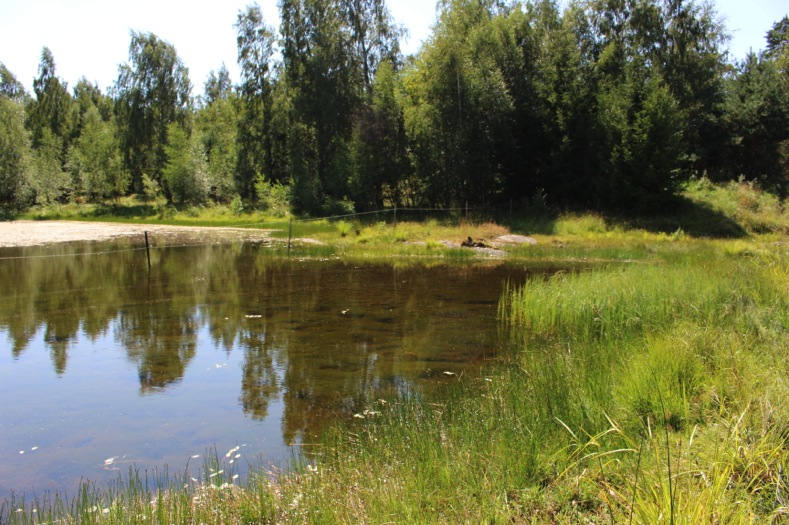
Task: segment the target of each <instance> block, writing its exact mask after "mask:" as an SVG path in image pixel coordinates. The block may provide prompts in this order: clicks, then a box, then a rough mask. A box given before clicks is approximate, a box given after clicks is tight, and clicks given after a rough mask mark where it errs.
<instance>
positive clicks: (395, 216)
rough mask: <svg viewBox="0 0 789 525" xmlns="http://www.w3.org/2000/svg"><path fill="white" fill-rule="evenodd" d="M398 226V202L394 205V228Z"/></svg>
mask: <svg viewBox="0 0 789 525" xmlns="http://www.w3.org/2000/svg"><path fill="white" fill-rule="evenodd" d="M395 228H397V203H396V202H395V205H394V219H393V220H392V229H395Z"/></svg>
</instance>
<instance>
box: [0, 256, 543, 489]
mask: <svg viewBox="0 0 789 525" xmlns="http://www.w3.org/2000/svg"><path fill="white" fill-rule="evenodd" d="M120 247H121V248H124V247H128V246H126V245H120ZM128 248H129V250H128V251H121V252H118V253H109V254H95V255H85V253H86V252H92V251H93V252H95V251H102V250H106V249H107V247H106V246H99V245H95V244H86V243H85V244H83V243H76V244H67V245H60V246H57V247H50V248H32V249H26V250H2V251H0V257H9V256H27V257H30V256H42V257H35V258H24V259H0V341H2V340H4V339H5V340H7V341H8V342H9V351H2V352H0V396H2V398H3V399H4V400H10V401H11V402H8V403H4V404H3V407H2V408H0V497H1V496H3V495H7V493H8V492H9V491H10V490H29V488H30V487H32V486H36V487H39V488H41V487H42V484H43V486H44V488H52V486H53V485H54V486H55V487H56V488H57V487H68V486H70V483H72V482H74V480H79V478H80V477H82V476H87V477H90V478H91V479H96V478H101V477H102V476H103V475H104V474H105V473H104V472H102V471H101V470H100V469H99V466H100V465H101V464H102V462H103V460H104V459H105V458H107V457H110V456H113V457H114V456H117V457H121V453H123V455H124V456H125V457H129V458H130V460H129V461H131V460H134V461H135V462H138V463H143V464H148V465H156V464H161V463H163V462H168V463H170V465H171V466H172V465H176V466H177V465H179V464H180V463H179V462H182V461H183V460H184V459H185V458H188V457H189V454H191V453H192V452H194V451H195V450H197V451H198V452H199V451H201V450H202V449H204V447H211V446H219V447H221V446H224V445H223V444H224V443H241V442H243V441H246V442H249V443H251V444H250V446H249V448H248V449H247V452H251V453H258V452H261V451H262V452H263V453H264V454H265V456H266V458H268V459H270V460H272V461H280V460H283V459H286V458H287V455H288V451H287V446H286V445H287V444H290V443H298V442H302V441H308V440H309V439H311V438H312V436H314V435H315V434H316V433H317V432H318V431H319V430H320V428H321V426H322V425H324V424H326V422H327V421H331V420H334V419H336V418H338V417H350V416H351V415H352V414H353V413H355V412H358V411H361V410H363V409H364V407H365V406H366V404H367V403H369V402H370V401H371V397H372V398H373V399H375V398H377V397H378V396H381V395H382V394H383V393H385V392H390V391H402V390H409V389H412V388H421V387H422V386H423V385H429V384H431V383H432V382H434V381H438V380H442V378H446V377H448V376H445V375H444V374H443V372H445V371H450V372H454V373H460V372H462V371H463V370H464V369H466V368H467V367H469V366H472V367H473V366H477V365H478V363H479V362H480V361H482V360H484V359H487V358H489V357H491V356H493V355H494V354H495V352H496V351H497V345H498V341H497V337H496V335H497V329H496V323H495V313H496V305H497V301H498V297H499V294H500V291H501V286H502V282H503V281H504V280H505V279H511V280H515V281H517V280H522V279H524V278H526V276H527V275H528V272H527V271H526V270H524V269H522V268H521V269H519V268H514V267H510V266H506V265H504V264H502V263H497V264H496V265H494V266H475V267H470V266H440V267H434V268H425V267H409V268H403V269H398V268H395V267H392V266H389V265H383V264H375V265H363V266H352V265H348V264H343V263H339V262H325V261H323V262H319V261H283V260H281V259H272V258H270V257H268V256H267V251H266V248H265V247H263V246H260V245H254V244H219V245H209V246H183V247H171V248H167V249H160V250H155V251H153V252H152V270H151V272H150V273H149V272H148V271H147V263H146V262H145V253H144V252H140V251H134V250H132V249H131V248H133V247H128ZM49 255H59V256H58V257H57V258H51V257H43V256H49ZM42 357H43V359H42ZM47 359H48V360H49V361H50V363H51V367H52V368H53V369H54V375H53V374H52V372H48V371H47V370H46V369H45V368H44V364H45V363H46V360H47ZM132 384H134V385H136V387H135V390H136V395H135V393H134V392H133V391H132V390H131V389H130V388H129V387H130V386H131V385H132ZM33 385H35V388H34V387H33ZM34 442H35V443H36V444H37V445H36V446H37V447H39V448H38V449H37V450H36V451H35V452H36V453H37V454H39V456H38V457H40V458H42V459H41V460H40V461H38V460H37V463H36V464H35V466H33V465H31V464H30V463H29V462H26V461H28V460H27V458H24V455H23V454H21V452H24V449H25V447H28V448H32V446H33V445H32V443H34ZM45 445H48V447H47V446H45ZM119 450H120V452H119ZM28 457H30V454H28ZM146 462H147V463H146Z"/></svg>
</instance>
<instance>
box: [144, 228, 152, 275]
mask: <svg viewBox="0 0 789 525" xmlns="http://www.w3.org/2000/svg"><path fill="white" fill-rule="evenodd" d="M144 233H145V255H147V256H148V272H149V273H150V271H151V247H150V245H149V244H148V232H144Z"/></svg>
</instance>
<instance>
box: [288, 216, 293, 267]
mask: <svg viewBox="0 0 789 525" xmlns="http://www.w3.org/2000/svg"><path fill="white" fill-rule="evenodd" d="M292 233H293V217H291V218H290V223H288V257H290V239H291V235H292Z"/></svg>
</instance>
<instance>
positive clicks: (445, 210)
mask: <svg viewBox="0 0 789 525" xmlns="http://www.w3.org/2000/svg"><path fill="white" fill-rule="evenodd" d="M480 210H486V211H490V210H495V208H491V207H462V208H387V209H384V210H374V211H365V212H354V213H347V214H341V215H327V216H324V217H306V218H294V217H291V218H289V219H284V220H280V221H266V222H253V223H240V224H237V225H232V224H231V225H222V226H204V227H205V228H207V229H211V228H236V229H248V230H254V229H263V228H265V227H266V226H282V225H283V223H285V224H299V223H311V222H320V221H333V220H339V219H347V218H355V217H366V216H370V215H382V214H393V215H394V216H395V217H397V214H398V213H416V212H419V213H425V212H431V213H435V212H443V213H465V214H466V215H468V213H469V212H472V211H473V212H478V211H480ZM143 226H144V224H143ZM197 227H198V228H199V227H201V226H197ZM288 240H289V241H290V239H288ZM215 244H216V243H189V244H188V245H186V246H188V247H201V246H212V245H215ZM172 246H175V245H164V246H159V245H149V246H140V247H136V248H125V249H121V250H103V251H95V252H81V253H61V254H46V255H16V256H5V257H3V256H0V261H10V260H23V259H50V258H62V257H85V256H91V255H112V254H118V253H128V252H137V251H145V250H155V249H161V248H170V247H172ZM5 248H14V247H5ZM26 248H31V247H26ZM2 249H3V247H0V250H2Z"/></svg>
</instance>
